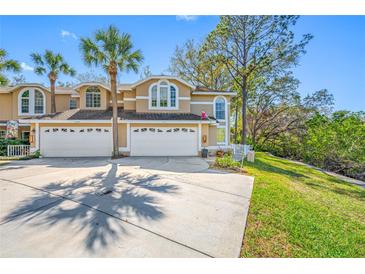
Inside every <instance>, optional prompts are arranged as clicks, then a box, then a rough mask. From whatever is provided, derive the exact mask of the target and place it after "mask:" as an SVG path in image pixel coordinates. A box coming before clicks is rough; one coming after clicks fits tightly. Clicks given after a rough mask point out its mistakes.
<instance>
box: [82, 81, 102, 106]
mask: <svg viewBox="0 0 365 274" xmlns="http://www.w3.org/2000/svg"><path fill="white" fill-rule="evenodd" d="M92 87H94V88H97V90H98V91H99V92H96V91H89V92H88V89H89V88H92ZM89 88H87V89H86V90H85V108H86V109H101V108H102V95H101V90H100V88H99V87H96V86H91V87H89ZM87 94H92V95H97V94H99V96H100V106H98V107H95V106H91V107H88V106H87ZM94 103H95V98H92V105H94Z"/></svg>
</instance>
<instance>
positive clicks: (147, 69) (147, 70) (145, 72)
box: [139, 66, 152, 80]
mask: <svg viewBox="0 0 365 274" xmlns="http://www.w3.org/2000/svg"><path fill="white" fill-rule="evenodd" d="M150 76H152V72H151V69H150V66H145V67H144V68H143V69H142V72H141V75H140V76H139V78H140V79H141V80H143V79H146V78H148V77H150Z"/></svg>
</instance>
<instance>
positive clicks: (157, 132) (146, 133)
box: [131, 127, 198, 156]
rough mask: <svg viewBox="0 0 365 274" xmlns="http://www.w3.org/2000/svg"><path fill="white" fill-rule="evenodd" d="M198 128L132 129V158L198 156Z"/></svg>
mask: <svg viewBox="0 0 365 274" xmlns="http://www.w3.org/2000/svg"><path fill="white" fill-rule="evenodd" d="M197 154H198V134H197V128H196V127H171V128H170V127H163V128H157V127H132V130H131V155H132V156H196V155H197Z"/></svg>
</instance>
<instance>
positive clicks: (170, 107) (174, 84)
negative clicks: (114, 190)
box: [0, 76, 235, 157]
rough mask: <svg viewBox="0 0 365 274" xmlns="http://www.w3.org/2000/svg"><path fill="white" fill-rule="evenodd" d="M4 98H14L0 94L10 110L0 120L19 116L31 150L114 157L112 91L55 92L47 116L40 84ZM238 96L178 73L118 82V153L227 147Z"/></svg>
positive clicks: (82, 87) (191, 152) (93, 86)
mask: <svg viewBox="0 0 365 274" xmlns="http://www.w3.org/2000/svg"><path fill="white" fill-rule="evenodd" d="M3 93H4V94H11V95H10V96H9V95H8V96H9V98H11V99H9V98H8V97H6V98H7V99H4V101H3V100H2V99H3V98H5V97H0V102H1V104H0V108H2V107H3V106H4V107H5V106H7V108H6V109H5V108H4V110H1V112H0V120H3V121H4V122H5V120H10V119H18V120H19V124H20V127H19V128H20V131H24V130H22V127H23V128H25V129H27V130H28V131H29V140H30V144H31V150H32V151H36V150H40V152H41V154H42V155H43V156H45V157H72V156H74V157H81V156H110V155H111V153H112V128H111V119H112V110H111V96H110V89H109V87H108V86H105V85H104V84H101V83H93V82H91V83H81V84H79V85H77V86H75V87H73V88H58V89H57V91H56V104H57V113H55V114H49V111H50V92H49V90H48V89H47V88H45V87H43V86H41V85H35V84H30V85H27V84H24V85H21V86H16V87H12V88H7V89H6V91H5V89H4V90H3ZM3 93H1V94H3ZM234 95H235V93H234V92H229V91H224V92H222V91H214V90H207V89H202V88H197V87H195V86H193V85H191V84H190V83H188V82H186V81H184V80H182V79H179V78H177V77H173V76H151V77H148V78H146V79H144V80H141V81H138V82H136V83H133V84H123V85H120V86H118V95H117V101H118V135H119V150H120V152H121V153H123V154H124V155H131V156H195V155H199V153H200V152H201V149H202V148H208V150H210V151H214V150H216V149H218V148H227V147H228V146H229V127H230V125H229V116H230V114H229V104H230V99H231V97H232V96H234ZM24 98H25V99H24ZM5 100H8V102H7V103H6V102H5ZM41 106H42V107H41ZM202 112H205V113H206V114H207V118H203V117H202Z"/></svg>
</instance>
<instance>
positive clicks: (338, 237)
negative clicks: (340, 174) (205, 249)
mask: <svg viewBox="0 0 365 274" xmlns="http://www.w3.org/2000/svg"><path fill="white" fill-rule="evenodd" d="M245 169H246V170H247V171H248V173H249V175H252V176H255V182H254V189H253V193H252V198H251V204H250V211H249V216H248V223H247V228H246V232H245V237H244V241H243V248H242V251H241V256H242V257H365V189H364V188H361V187H359V186H355V185H350V184H348V183H346V182H343V181H341V180H339V179H336V178H334V177H332V176H329V175H326V174H324V173H323V172H321V171H317V170H315V169H312V168H310V167H306V166H303V165H299V164H296V163H292V162H290V161H287V160H283V159H280V158H276V157H273V156H269V155H267V154H265V153H256V159H255V163H245Z"/></svg>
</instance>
